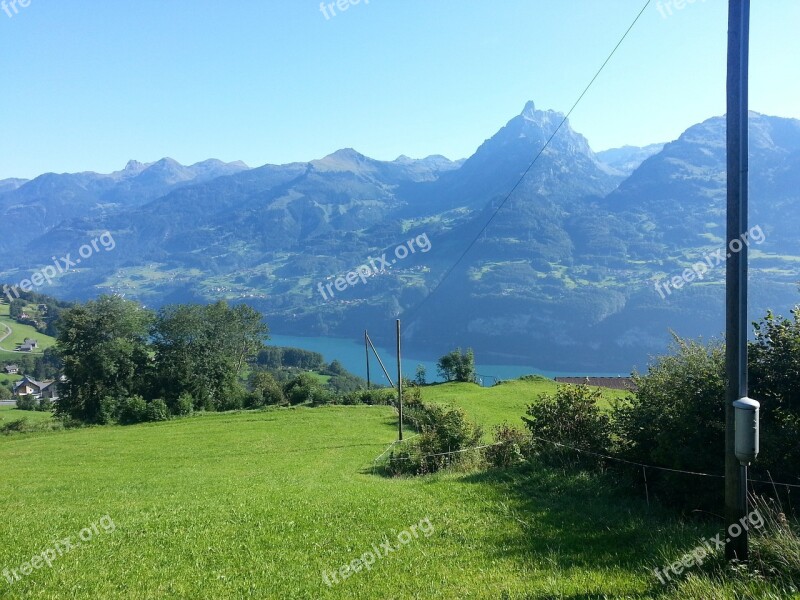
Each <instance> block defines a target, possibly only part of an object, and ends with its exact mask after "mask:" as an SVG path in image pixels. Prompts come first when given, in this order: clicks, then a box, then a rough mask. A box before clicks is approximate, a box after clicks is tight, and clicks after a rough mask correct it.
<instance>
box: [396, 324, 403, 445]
mask: <svg viewBox="0 0 800 600" xmlns="http://www.w3.org/2000/svg"><path fill="white" fill-rule="evenodd" d="M397 411H398V413H399V415H400V418H399V419H398V425H397V426H398V433H399V438H398V439H399V440H400V441H403V365H402V359H401V358H400V319H397Z"/></svg>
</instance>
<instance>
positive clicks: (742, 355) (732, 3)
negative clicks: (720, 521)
mask: <svg viewBox="0 0 800 600" xmlns="http://www.w3.org/2000/svg"><path fill="white" fill-rule="evenodd" d="M749 37H750V0H729V2H728V84H727V87H728V90H727V96H728V114H727V145H728V231H727V240H728V247H727V248H726V252H727V253H728V256H727V258H728V262H727V271H726V299H725V313H726V314H725V318H726V333H725V340H726V344H725V347H726V350H725V360H726V373H727V377H728V385H727V391H726V395H725V517H726V521H727V523H728V526H730V525H732V524H734V523H738V522H739V520H740V519H741V518H742V517H744V516H745V515H746V514H747V469H746V468H745V469H740V465H739V461H738V460H737V459H736V455H735V447H736V441H735V415H734V408H733V406H732V404H733V402H735V401H736V400H738V399H739V398H745V397H747V245H746V244H745V243H744V240H745V238H744V237H743V236H744V234H745V233H746V232H747V227H748V223H747V212H748V197H747V192H748V190H747V186H748V156H747V152H748V131H747V126H748V113H747V111H748V69H749V64H748V63H749ZM735 240H738V242H735ZM737 250H738V251H737ZM725 556H726V558H727V559H728V560H732V559H738V560H742V561H745V560H747V559H748V539H747V531H742V534H741V535H740V536H738V537H736V538H732V537H728V541H727V543H726V545H725Z"/></svg>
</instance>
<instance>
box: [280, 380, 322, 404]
mask: <svg viewBox="0 0 800 600" xmlns="http://www.w3.org/2000/svg"><path fill="white" fill-rule="evenodd" d="M319 387H320V384H319V382H318V381H317V379H315V378H314V377H312V376H311V375H309V374H308V373H301V374H300V375H298V376H296V377H294V378H292V379H290V380H289V382H288V383H287V384H286V385H285V386H284V388H283V393H284V395H285V396H286V400H288V401H289V404H291V405H297V404H305V403H307V402H313V401H314V394H315V392H316V391H317V389H318V388H319Z"/></svg>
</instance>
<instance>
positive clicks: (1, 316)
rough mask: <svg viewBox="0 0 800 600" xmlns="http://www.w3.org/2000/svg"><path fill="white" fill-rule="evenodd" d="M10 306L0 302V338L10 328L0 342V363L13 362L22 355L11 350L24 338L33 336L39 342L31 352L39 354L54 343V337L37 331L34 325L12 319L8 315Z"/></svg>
mask: <svg viewBox="0 0 800 600" xmlns="http://www.w3.org/2000/svg"><path fill="white" fill-rule="evenodd" d="M10 308H11V307H10V306H9V305H8V304H5V303H2V302H0V338H3V337H4V336H6V334H7V333H8V332H9V330H11V335H9V336H8V337H5V339H3V341H1V342H0V363H5V362H13V361H15V360H19V357H20V356H24V355H23V354H21V353H19V352H14V351H13V350H14V349H15V348H16V347H17V346H18V345H19V344H21V343H22V342H24V341H25V338H33V339H35V340H37V341H38V342H39V348H38V349H37V350H36V351H34V352H33V353H32V354H40V353H42V352H43V351H44V350H45V349H47V348H50V347H51V346H53V345H54V344H55V343H56V341H55V339H54V338H52V337H49V336H46V335H43V334H42V333H39V332H38V331H36V328H35V327H31V326H30V325H20V324H19V323H17V322H16V321H14V320H13V319H12V318H11V317H10V316H9V310H10Z"/></svg>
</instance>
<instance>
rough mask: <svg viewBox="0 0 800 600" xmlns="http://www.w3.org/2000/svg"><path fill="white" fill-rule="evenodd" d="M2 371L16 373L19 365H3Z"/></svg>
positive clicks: (10, 373)
mask: <svg viewBox="0 0 800 600" xmlns="http://www.w3.org/2000/svg"><path fill="white" fill-rule="evenodd" d="M3 371H5V373H6V375H16V374H17V373H19V366H18V365H6V366H5V367H3Z"/></svg>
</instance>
